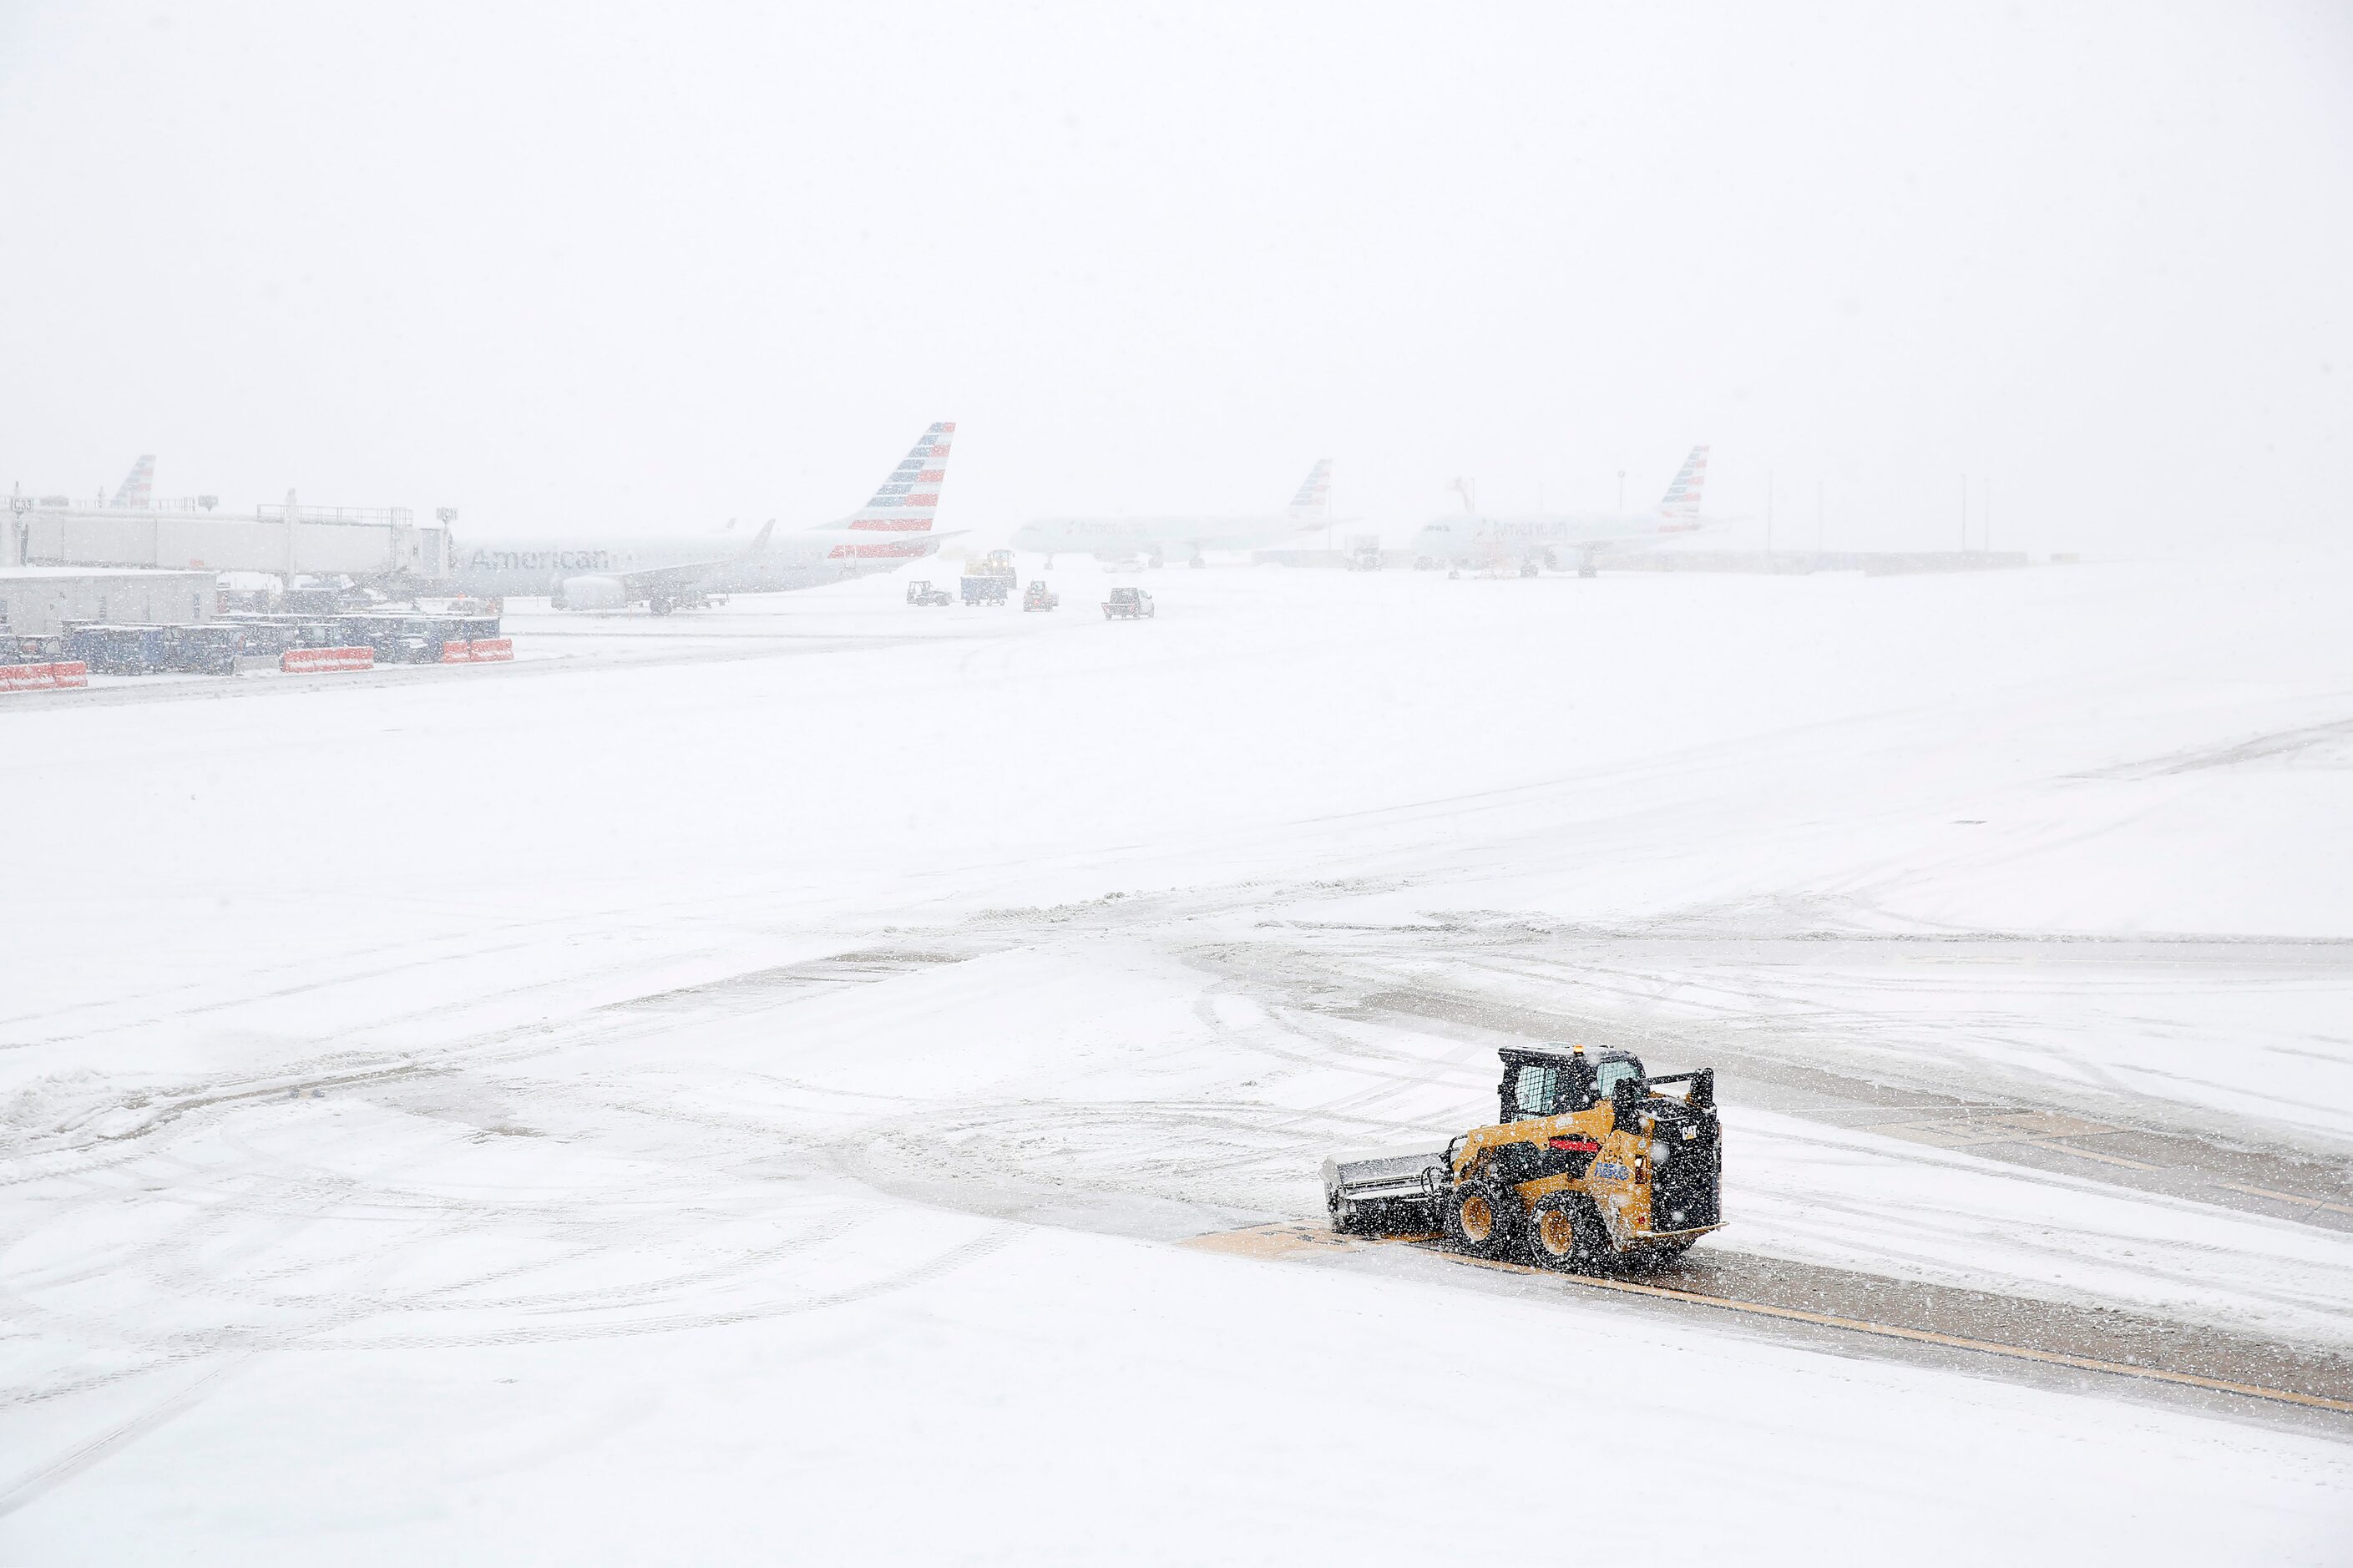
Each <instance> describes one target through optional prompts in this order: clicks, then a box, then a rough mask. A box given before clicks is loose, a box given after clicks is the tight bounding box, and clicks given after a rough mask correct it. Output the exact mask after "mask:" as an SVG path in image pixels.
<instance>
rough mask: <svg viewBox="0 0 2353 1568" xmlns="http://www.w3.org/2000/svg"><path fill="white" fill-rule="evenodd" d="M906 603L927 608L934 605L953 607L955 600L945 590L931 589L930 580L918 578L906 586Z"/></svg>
mask: <svg viewBox="0 0 2353 1568" xmlns="http://www.w3.org/2000/svg"><path fill="white" fill-rule="evenodd" d="M907 603H909V604H911V605H922V606H925V607H929V606H932V605H953V604H955V597H954V596H953V595H950V594H949V593H948V591H947V590H946V589H945V588H934V587H933V586H932V580H931V579H930V578H928V577H919V578H917V579H916V580H915V581H913V582H912V583H910V584H907Z"/></svg>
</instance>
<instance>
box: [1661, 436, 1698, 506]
mask: <svg viewBox="0 0 2353 1568" xmlns="http://www.w3.org/2000/svg"><path fill="white" fill-rule="evenodd" d="M1706 482H1707V447H1705V446H1704V445H1703V446H1698V447H1693V448H1692V449H1691V456H1690V457H1688V458H1684V459H1683V467H1682V468H1680V469H1678V470H1676V473H1675V482H1674V483H1673V484H1671V485H1669V486H1668V487H1667V493H1666V494H1665V495H1664V496H1662V497H1661V498H1660V500H1659V510H1661V511H1662V512H1665V513H1666V514H1668V515H1669V516H1670V517H1678V518H1683V517H1697V516H1698V515H1699V491H1700V487H1701V486H1702V485H1703V484H1704V483H1706Z"/></svg>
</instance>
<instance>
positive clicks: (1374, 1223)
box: [1324, 1046, 1724, 1273]
mask: <svg viewBox="0 0 2353 1568" xmlns="http://www.w3.org/2000/svg"><path fill="white" fill-rule="evenodd" d="M1500 1055H1501V1056H1502V1057H1503V1059H1504V1081H1503V1083H1502V1084H1501V1085H1500V1086H1499V1088H1498V1091H1497V1093H1498V1098H1499V1099H1500V1100H1501V1102H1502V1103H1501V1109H1500V1114H1498V1116H1497V1117H1496V1119H1495V1122H1494V1124H1493V1126H1489V1127H1474V1128H1472V1130H1471V1131H1468V1132H1465V1133H1463V1134H1462V1135H1461V1136H1460V1137H1458V1138H1456V1139H1455V1140H1454V1141H1453V1142H1451V1143H1449V1144H1448V1145H1447V1146H1446V1147H1445V1149H1444V1150H1442V1151H1432V1152H1427V1153H1424V1152H1409V1153H1402V1154H1398V1153H1382V1154H1366V1155H1344V1156H1340V1157H1337V1158H1335V1159H1330V1160H1326V1161H1324V1205H1325V1206H1326V1207H1327V1208H1328V1209H1329V1210H1330V1212H1331V1215H1332V1225H1333V1227H1334V1228H1335V1229H1336V1230H1340V1231H1369V1230H1400V1229H1413V1230H1437V1231H1442V1232H1443V1233H1444V1234H1445V1237H1446V1239H1447V1241H1448V1242H1449V1243H1450V1244H1451V1246H1453V1247H1458V1248H1460V1249H1461V1250H1462V1251H1465V1252H1469V1253H1472V1254H1474V1255H1476V1256H1478V1257H1482V1258H1514V1259H1518V1260H1522V1261H1525V1262H1529V1263H1536V1264H1541V1265H1543V1266H1545V1267H1546V1268H1564V1269H1568V1270H1571V1271H1574V1272H1577V1273H1592V1272H1596V1271H1599V1270H1603V1269H1607V1268H1613V1267H1617V1266H1620V1265H1627V1264H1634V1265H1642V1264H1659V1263H1664V1262H1667V1261H1669V1260H1671V1259H1672V1258H1678V1257H1680V1256H1682V1255H1683V1253H1684V1252H1686V1251H1688V1250H1690V1248H1691V1245H1692V1243H1694V1242H1695V1241H1697V1240H1698V1239H1699V1238H1700V1237H1703V1236H1705V1235H1706V1234H1707V1233H1708V1232H1709V1231H1712V1230H1715V1229H1718V1228H1720V1227H1721V1226H1723V1224H1724V1201H1723V1186H1724V1132H1723V1128H1722V1125H1721V1123H1720V1122H1719V1121H1718V1120H1717V1117H1716V1113H1715V1069H1714V1068H1699V1069H1698V1070H1697V1071H1695V1072H1686V1073H1673V1074H1669V1075H1667V1076H1665V1077H1662V1078H1651V1077H1650V1076H1649V1075H1648V1074H1647V1073H1645V1072H1644V1071H1643V1069H1642V1063H1641V1058H1638V1057H1635V1056H1632V1055H1630V1054H1629V1053H1627V1052H1625V1051H1602V1052H1599V1053H1597V1054H1595V1055H1593V1056H1590V1057H1588V1055H1587V1054H1586V1051H1585V1047H1582V1046H1574V1047H1545V1048H1542V1049H1522V1048H1518V1047H1506V1048H1505V1049H1504V1050H1503V1051H1502V1052H1501V1053H1500ZM1672 1083H1680V1084H1683V1085H1685V1086H1687V1087H1686V1088H1685V1089H1684V1091H1683V1096H1682V1097H1681V1098H1680V1099H1678V1098H1676V1097H1674V1096H1672V1095H1668V1094H1662V1093H1660V1092H1659V1089H1660V1087H1661V1086H1662V1085H1664V1084H1672Z"/></svg>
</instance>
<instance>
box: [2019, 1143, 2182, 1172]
mask: <svg viewBox="0 0 2353 1568" xmlns="http://www.w3.org/2000/svg"><path fill="white" fill-rule="evenodd" d="M2025 1142H2029V1143H2031V1144H2032V1145H2033V1146H2034V1147H2036V1148H2037V1149H2056V1150H2058V1151H2059V1152H2061V1153H2062V1154H2073V1155H2074V1156H2075V1157H2076V1158H2077V1159H2079V1160H2097V1161H2099V1162H2100V1163H2102V1164H2104V1165H2123V1166H2126V1168H2128V1169H2130V1170H2135V1171H2162V1170H2163V1169H2165V1167H2164V1166H2162V1165H2152V1164H2150V1163H2148V1162H2147V1161H2146V1160H2127V1159H2126V1158H2125V1157H2124V1156H2123V1155H2122V1154H2100V1153H2095V1152H2093V1151H2092V1150H2089V1149H2078V1148H2076V1147H2075V1146H2074V1145H2073V1143H2052V1142H2046V1141H2045V1140H2043V1139H2041V1138H2029V1139H2026V1140H2025Z"/></svg>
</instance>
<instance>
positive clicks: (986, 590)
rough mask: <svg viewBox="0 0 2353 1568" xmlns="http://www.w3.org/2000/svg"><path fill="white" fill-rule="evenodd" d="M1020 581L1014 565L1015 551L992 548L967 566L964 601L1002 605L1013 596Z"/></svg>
mask: <svg viewBox="0 0 2353 1568" xmlns="http://www.w3.org/2000/svg"><path fill="white" fill-rule="evenodd" d="M1018 581H1019V579H1018V574H1016V573H1015V571H1014V567H1013V552H1011V551H1010V550H992V551H990V552H988V553H987V555H985V556H983V557H982V558H981V559H980V561H979V562H978V563H976V564H974V565H971V566H967V567H965V574H964V602H965V604H967V605H1001V604H1003V603H1005V601H1006V600H1007V599H1008V598H1009V597H1011V596H1012V594H1013V589H1014V586H1015V584H1017V583H1018Z"/></svg>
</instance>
